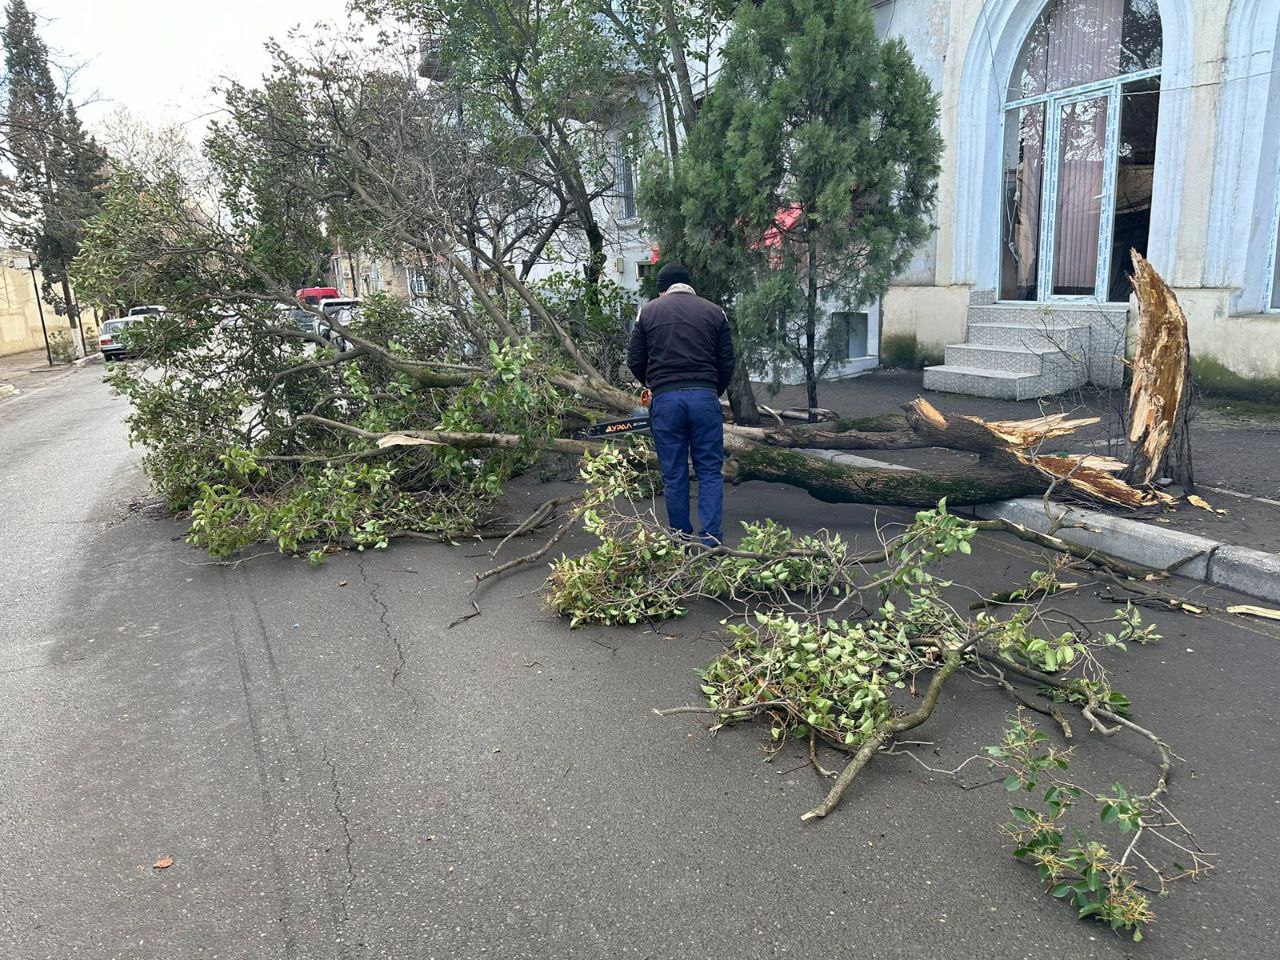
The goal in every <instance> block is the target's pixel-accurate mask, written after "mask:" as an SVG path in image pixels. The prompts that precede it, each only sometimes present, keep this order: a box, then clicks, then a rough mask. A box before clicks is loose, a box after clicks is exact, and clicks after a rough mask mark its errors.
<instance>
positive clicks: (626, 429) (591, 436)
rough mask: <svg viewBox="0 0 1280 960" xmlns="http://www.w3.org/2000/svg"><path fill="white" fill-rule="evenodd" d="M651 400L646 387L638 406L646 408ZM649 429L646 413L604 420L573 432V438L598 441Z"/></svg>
mask: <svg viewBox="0 0 1280 960" xmlns="http://www.w3.org/2000/svg"><path fill="white" fill-rule="evenodd" d="M652 399H653V397H652V394H650V393H649V390H648V388H647V387H646V388H645V389H644V391H642V392H641V394H640V405H641V406H642V407H645V408H648V406H649V403H650V401H651V400H652ZM648 429H649V414H648V412H647V409H646V412H645V413H644V414H643V415H641V416H635V417H626V418H625V419H622V420H606V421H604V422H603V423H593V424H591V425H589V426H586V427H583V428H582V429H581V430H577V431H575V432H574V434H573V435H574V436H575V437H577V438H578V439H579V440H598V439H600V438H601V437H612V436H614V435H615V434H620V433H644V432H645V431H647V430H648Z"/></svg>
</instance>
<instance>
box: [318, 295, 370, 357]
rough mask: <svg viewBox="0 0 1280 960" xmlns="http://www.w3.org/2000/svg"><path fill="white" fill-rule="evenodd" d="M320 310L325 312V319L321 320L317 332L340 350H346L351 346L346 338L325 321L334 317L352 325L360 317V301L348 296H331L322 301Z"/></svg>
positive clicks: (340, 321)
mask: <svg viewBox="0 0 1280 960" xmlns="http://www.w3.org/2000/svg"><path fill="white" fill-rule="evenodd" d="M320 312H321V313H322V314H324V318H325V319H324V320H322V321H321V322H320V327H319V329H318V330H317V331H316V332H317V333H319V334H320V336H322V337H324V338H325V339H326V340H328V341H329V342H330V343H332V344H333V345H334V346H335V347H336V348H337V349H338V350H346V349H347V347H348V346H349V344H348V343H347V340H346V338H345V337H343V336H342V334H340V333H338V332H337V331H336V330H334V329H333V328H332V327H330V326H329V324H328V323H327V322H325V321H327V320H329V319H330V318H332V319H334V320H337V322H338V323H340V324H342V326H344V327H350V325H351V324H352V323H353V322H356V321H358V320H359V319H360V301H359V300H356V299H354V298H347V297H330V298H328V299H325V300H321V301H320Z"/></svg>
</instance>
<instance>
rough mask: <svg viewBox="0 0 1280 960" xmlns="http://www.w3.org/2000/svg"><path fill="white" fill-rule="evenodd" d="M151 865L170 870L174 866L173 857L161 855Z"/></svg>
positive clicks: (158, 868)
mask: <svg viewBox="0 0 1280 960" xmlns="http://www.w3.org/2000/svg"><path fill="white" fill-rule="evenodd" d="M151 866H153V867H155V868H156V869H157V870H168V869H169V868H170V867H172V866H173V857H161V858H160V859H159V860H157V861H156V862H155V863H153V864H152V865H151Z"/></svg>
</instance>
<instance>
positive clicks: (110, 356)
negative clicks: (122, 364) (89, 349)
mask: <svg viewBox="0 0 1280 960" xmlns="http://www.w3.org/2000/svg"><path fill="white" fill-rule="evenodd" d="M136 322H137V321H136V320H135V319H133V318H132V317H131V316H130V317H120V318H119V319H117V320H107V321H105V322H104V323H103V324H102V329H101V330H100V331H98V349H99V350H101V351H102V359H103V360H104V361H106V362H107V363H110V362H111V361H112V360H123V359H124V358H125V357H127V356H129V334H128V328H129V326H130V325H131V324H133V323H136Z"/></svg>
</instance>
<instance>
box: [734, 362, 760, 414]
mask: <svg viewBox="0 0 1280 960" xmlns="http://www.w3.org/2000/svg"><path fill="white" fill-rule="evenodd" d="M729 409H730V410H731V411H732V413H733V422H734V423H736V424H739V425H740V426H744V427H754V426H759V424H760V422H761V418H760V405H759V404H758V403H757V402H756V395H755V391H753V390H752V389H751V372H750V371H749V370H748V369H747V365H746V363H744V362H743V361H742V360H741V359H739V360H738V365H737V366H736V367H734V368H733V379H732V380H730V381H729Z"/></svg>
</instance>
